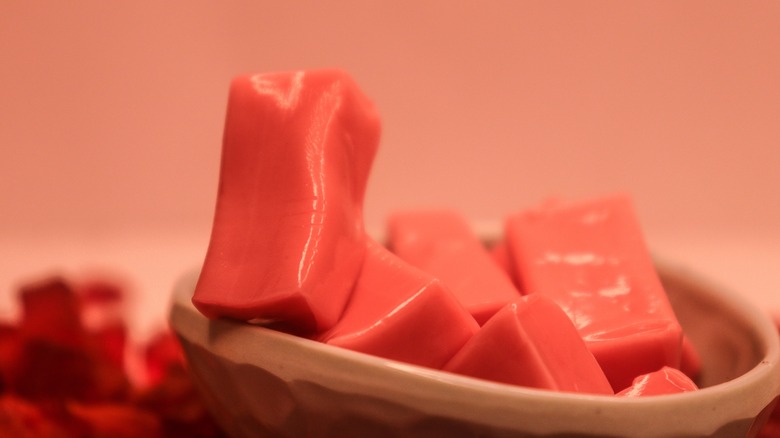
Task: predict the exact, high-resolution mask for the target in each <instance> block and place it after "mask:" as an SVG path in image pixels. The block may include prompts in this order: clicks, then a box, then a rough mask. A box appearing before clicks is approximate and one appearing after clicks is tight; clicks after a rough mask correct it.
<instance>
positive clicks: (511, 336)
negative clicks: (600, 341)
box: [444, 294, 614, 395]
mask: <svg viewBox="0 0 780 438" xmlns="http://www.w3.org/2000/svg"><path fill="white" fill-rule="evenodd" d="M444 370H445V371H451V372H454V373H459V374H465V375H468V376H472V377H478V378H482V379H487V380H493V381H496V382H502V383H509V384H514V385H520V386H528V387H533V388H541V389H552V390H558V391H567V392H581V393H592V394H609V395H612V394H614V392H613V391H612V387H611V386H610V384H609V381H607V378H606V376H605V375H604V372H603V371H602V370H601V368H600V367H599V364H598V362H596V359H595V358H594V357H593V354H591V352H590V351H588V348H587V347H586V346H585V343H584V342H583V341H582V338H580V336H579V334H578V333H577V329H576V328H574V325H573V324H572V322H571V321H570V320H569V318H568V317H567V315H566V314H565V313H564V312H563V310H561V308H560V307H558V305H557V304H555V303H554V302H553V301H552V300H551V299H549V298H546V297H544V296H542V295H538V294H536V295H529V296H527V297H523V298H519V299H518V300H517V301H516V302H514V303H512V304H508V305H507V306H505V307H504V308H503V309H501V310H500V311H499V312H498V313H496V314H495V315H494V316H493V317H492V318H490V320H488V322H487V323H485V325H483V326H482V328H481V329H480V330H479V332H478V333H477V334H476V335H474V337H472V338H471V340H470V341H469V342H467V343H466V345H465V346H464V347H463V348H462V349H461V350H460V351H459V352H458V354H456V355H455V356H454V357H453V358H452V360H450V362H449V363H447V365H446V366H445V367H444Z"/></svg>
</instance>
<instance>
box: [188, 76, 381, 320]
mask: <svg viewBox="0 0 780 438" xmlns="http://www.w3.org/2000/svg"><path fill="white" fill-rule="evenodd" d="M379 131H380V127H379V117H378V115H377V112H376V111H375V109H374V106H373V105H372V104H371V102H369V100H368V99H367V98H366V97H365V96H364V95H363V94H362V93H361V92H360V90H358V87H357V86H356V85H355V84H354V82H353V81H352V80H351V79H350V78H349V77H348V76H347V75H346V74H345V73H342V72H340V71H330V70H326V71H310V72H293V73H276V74H266V75H250V76H242V77H238V78H236V79H235V80H233V82H232V84H231V88H230V96H229V101H228V109H227V118H226V121H225V135H224V142H223V150H222V163H221V172H220V182H219V195H218V199H217V205H216V212H215V217H214V225H213V229H212V235H211V242H210V244H209V248H208V251H207V254H206V258H205V261H204V264H203V269H202V272H201V275H200V278H199V280H198V284H197V287H196V290H195V294H194V297H193V303H194V304H195V306H196V307H197V308H198V309H199V310H200V311H201V312H202V313H204V314H205V315H207V316H209V317H212V318H213V317H221V316H225V317H231V318H238V319H243V320H252V319H261V320H266V321H271V322H273V321H280V322H281V323H282V325H286V326H287V328H288V329H290V330H295V331H300V332H307V331H314V330H324V329H327V328H329V327H331V326H332V325H333V324H334V323H335V322H336V320H337V319H338V317H339V315H340V314H341V312H342V311H343V309H344V305H345V303H346V302H347V299H348V298H349V294H350V291H351V289H352V287H353V285H354V281H355V279H356V278H357V274H358V272H359V270H360V266H361V264H362V261H363V254H364V248H365V242H364V241H365V232H364V229H363V217H362V208H363V196H364V192H365V186H366V182H367V178H368V174H369V171H370V167H371V163H372V161H373V158H374V155H375V152H376V149H377V145H378V141H379Z"/></svg>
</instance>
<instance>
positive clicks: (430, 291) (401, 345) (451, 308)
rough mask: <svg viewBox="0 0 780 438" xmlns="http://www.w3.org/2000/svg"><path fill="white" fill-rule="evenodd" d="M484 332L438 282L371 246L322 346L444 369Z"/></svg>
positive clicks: (384, 251)
mask: <svg viewBox="0 0 780 438" xmlns="http://www.w3.org/2000/svg"><path fill="white" fill-rule="evenodd" d="M478 329H479V326H478V325H477V322H476V321H475V320H474V318H473V317H472V316H471V315H470V314H469V313H468V311H466V309H465V308H464V307H463V305H462V304H461V303H460V302H458V300H457V299H456V298H455V296H454V295H453V294H452V292H450V291H449V289H447V287H446V286H445V285H444V284H443V283H442V282H441V281H440V280H438V279H436V278H434V277H433V276H431V275H430V274H428V273H426V272H423V271H421V270H419V269H417V268H415V267H413V266H411V265H409V264H408V263H406V262H404V261H403V260H401V259H399V258H398V257H397V256H396V255H394V254H392V253H391V252H390V251H388V250H387V249H386V248H384V247H383V246H382V245H380V244H378V243H376V242H373V241H370V242H369V244H368V247H367V250H366V257H365V262H364V265H363V269H362V271H361V272H360V276H359V277H358V280H357V284H356V285H355V290H354V291H353V294H352V298H351V300H350V302H349V304H348V305H347V308H346V310H345V311H344V315H343V316H342V318H341V320H340V321H339V323H338V324H337V325H336V326H335V327H334V328H333V329H332V330H330V331H329V332H327V333H325V335H324V336H323V337H322V339H321V340H322V341H324V342H326V343H328V344H331V345H335V346H339V347H343V348H347V349H350V350H355V351H360V352H363V353H369V354H373V355H376V356H380V357H384V358H387V359H396V360H400V361H403V362H407V363H411V364H415V365H423V366H428V367H432V368H441V367H442V366H443V365H444V364H445V363H446V362H447V361H448V360H449V359H450V358H451V357H452V356H453V355H454V354H455V353H456V352H457V351H458V350H459V349H460V348H461V347H462V346H463V344H465V343H466V341H468V340H469V339H470V338H471V337H472V336H473V335H474V333H476V332H477V330H478Z"/></svg>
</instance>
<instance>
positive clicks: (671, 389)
mask: <svg viewBox="0 0 780 438" xmlns="http://www.w3.org/2000/svg"><path fill="white" fill-rule="evenodd" d="M698 389H699V388H698V387H697V386H696V384H695V383H693V381H692V380H691V379H689V378H688V376H686V375H685V373H683V372H682V371H680V370H676V369H674V368H670V367H663V368H661V369H660V370H658V371H655V372H652V373H648V374H643V375H641V376H638V377H637V378H635V379H634V382H633V383H632V384H631V386H629V387H628V388H626V389H624V390H622V391H620V392H619V393H618V394H617V395H619V396H621V397H644V396H648V395H665V394H679V393H681V392H689V391H696V390H698Z"/></svg>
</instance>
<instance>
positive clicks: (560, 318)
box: [193, 70, 699, 395]
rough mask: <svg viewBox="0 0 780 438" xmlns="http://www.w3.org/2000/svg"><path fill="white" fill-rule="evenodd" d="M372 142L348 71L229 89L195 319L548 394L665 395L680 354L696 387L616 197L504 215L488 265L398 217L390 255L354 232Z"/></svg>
mask: <svg viewBox="0 0 780 438" xmlns="http://www.w3.org/2000/svg"><path fill="white" fill-rule="evenodd" d="M379 131H380V123H379V117H378V115H377V113H376V110H375V108H374V106H373V105H372V104H371V102H370V101H369V100H368V99H367V98H366V97H365V96H364V95H363V94H362V93H361V92H360V90H359V89H358V88H357V86H356V85H355V84H354V82H353V81H352V80H351V79H350V78H349V76H348V75H346V74H345V73H343V72H340V71H334V70H322V71H309V72H290V73H275V74H267V75H248V76H241V77H238V78H236V79H235V80H234V81H233V83H232V85H231V89H230V97H229V101H228V111H227V118H226V122H225V135H224V142H223V153H222V167H221V173H220V185H219V197H218V200H217V206H216V213H215V217H214V226H213V229H212V235H211V242H210V245H209V249H208V252H207V254H206V258H205V261H204V264H203V269H202V271H201V275H200V278H199V281H198V284H197V287H196V290H195V294H194V296H193V303H194V304H195V306H196V307H197V308H198V309H199V310H200V311H201V312H203V313H204V314H205V315H206V316H208V317H210V318H218V317H228V318H236V319H242V320H247V321H257V322H261V323H264V324H267V325H269V326H271V327H275V328H279V329H282V330H285V331H288V332H293V333H297V334H302V335H306V336H309V337H311V338H312V339H317V340H319V341H322V342H325V343H328V344H330V345H333V346H337V347H342V348H347V349H351V350H355V351H359V352H363V353H368V354H373V355H377V356H381V357H384V358H388V359H394V360H399V361H403V362H407V363H410V364H415V365H421V366H426V367H431V368H438V369H443V370H445V371H450V372H455V373H460V374H465V375H469V376H472V377H477V378H482V379H487V380H493V381H497V382H503V383H509V384H515V385H521V386H529V387H536V388H544V389H551V390H559V391H569V392H583V393H591V394H614V390H617V391H620V390H622V389H624V388H628V389H626V390H625V391H624V392H622V393H621V395H648V394H650V393H656V392H658V391H674V389H669V388H664V387H662V386H663V385H661V383H663V382H661V381H660V380H659V379H661V377H659V376H660V375H659V374H657V373H660V372H663V373H666V374H664V375H665V376H672V377H674V378H675V379H677V377H679V376H678V375H677V373H679V374H682V373H680V372H678V371H670V370H671V368H669V367H675V368H678V367H679V366H680V364H681V356H683V353H685V355H684V358H685V360H684V361H683V363H682V365H683V366H684V367H685V368H686V370H687V372H689V373H691V374H694V373H696V372H697V371H698V367H699V362H698V358H697V356H696V354H695V350H694V349H693V348H692V346H691V345H689V344H686V347H685V349H684V350H683V349H682V330H681V328H680V326H679V324H678V323H677V320H676V318H675V316H674V313H673V311H672V308H671V306H670V305H669V302H668V300H667V298H666V295H665V292H664V290H663V288H662V286H661V283H660V281H659V279H658V277H657V274H656V273H655V270H654V267H653V263H652V260H651V258H650V256H649V254H648V252H647V250H646V248H645V245H644V242H643V240H642V234H641V230H640V228H639V224H638V221H637V219H636V217H635V216H634V212H633V209H632V207H631V203H630V200H629V199H628V197H626V196H616V197H609V198H604V199H597V200H593V201H588V202H584V203H577V204H570V205H563V204H561V205H547V206H545V207H542V208H538V209H535V210H529V211H526V212H522V213H517V214H515V215H512V216H511V217H510V218H509V219H508V220H507V222H506V236H505V239H504V240H503V241H500V242H498V244H497V245H496V246H495V247H494V249H493V250H492V252H489V251H488V250H487V249H486V248H485V247H484V246H483V242H482V241H481V240H480V239H479V237H478V236H477V235H475V234H474V233H473V231H472V230H471V229H470V227H469V226H468V222H467V221H466V219H465V218H463V217H461V216H459V215H458V214H457V213H455V212H451V211H428V212H405V213H399V214H397V215H394V216H393V217H392V218H391V219H390V220H389V224H388V231H389V233H388V244H389V246H390V250H388V249H387V248H385V247H384V246H382V245H381V244H379V243H376V242H375V241H373V240H372V239H370V238H368V237H366V234H365V231H364V228H363V212H362V208H363V196H364V193H365V187H366V182H367V179H368V175H369V172H370V169H371V164H372V161H373V158H374V155H375V153H376V149H377V145H378V142H379ZM391 250H392V252H391ZM521 291H522V293H523V294H527V295H526V296H523V295H522V294H521ZM480 324H482V327H480ZM659 369H660V370H661V371H657V370H659ZM654 373H655V374H654ZM645 374H646V375H645ZM640 375H645V376H644V377H641V378H640V380H634V379H635V378H637V376H640ZM641 379H644V380H641ZM678 380H680V381H682V380H681V379H678ZM676 381H677V380H675V382H676ZM632 382H633V383H632ZM643 382H644V383H643ZM691 383H692V382H691ZM686 384H687V383H685V382H683V383H681V385H682V386H681V387H684V388H689V386H690V385H689V386H685V385H686ZM691 389H695V385H693V386H692V387H691ZM685 390H689V389H685Z"/></svg>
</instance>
